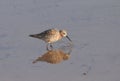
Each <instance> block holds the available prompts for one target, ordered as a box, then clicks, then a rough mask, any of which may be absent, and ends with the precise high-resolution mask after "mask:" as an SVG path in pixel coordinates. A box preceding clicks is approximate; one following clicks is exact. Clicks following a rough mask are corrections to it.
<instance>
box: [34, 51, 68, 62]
mask: <svg viewBox="0 0 120 81" xmlns="http://www.w3.org/2000/svg"><path fill="white" fill-rule="evenodd" d="M69 58H70V54H67V53H64V52H63V51H62V50H50V51H48V52H46V53H45V54H44V55H42V56H41V57H38V58H37V59H36V60H35V61H33V63H36V62H38V61H45V62H48V63H51V64H57V63H60V62H61V61H63V60H68V59H69Z"/></svg>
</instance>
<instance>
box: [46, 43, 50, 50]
mask: <svg viewBox="0 0 120 81" xmlns="http://www.w3.org/2000/svg"><path fill="white" fill-rule="evenodd" d="M48 46H49V43H48V44H47V45H46V50H47V51H49V47H48Z"/></svg>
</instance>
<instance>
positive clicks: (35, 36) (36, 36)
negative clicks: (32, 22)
mask: <svg viewBox="0 0 120 81" xmlns="http://www.w3.org/2000/svg"><path fill="white" fill-rule="evenodd" d="M29 36H30V37H34V38H39V37H38V35H37V34H34V35H29Z"/></svg>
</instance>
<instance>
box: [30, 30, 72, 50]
mask: <svg viewBox="0 0 120 81" xmlns="http://www.w3.org/2000/svg"><path fill="white" fill-rule="evenodd" d="M30 37H34V38H38V39H41V40H43V41H45V42H46V43H48V44H47V46H46V49H47V50H49V49H48V45H49V44H50V47H51V48H53V46H52V43H53V42H56V41H58V40H60V39H62V38H63V37H66V38H68V39H69V41H71V39H70V38H69V37H68V36H67V31H65V30H58V29H55V28H53V29H49V30H46V31H43V32H42V33H39V34H34V35H30ZM71 42H72V41H71Z"/></svg>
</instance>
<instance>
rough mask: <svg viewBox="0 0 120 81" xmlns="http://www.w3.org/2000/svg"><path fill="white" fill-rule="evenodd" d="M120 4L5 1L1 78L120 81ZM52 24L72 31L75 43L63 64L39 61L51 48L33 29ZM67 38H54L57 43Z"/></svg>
mask: <svg viewBox="0 0 120 81" xmlns="http://www.w3.org/2000/svg"><path fill="white" fill-rule="evenodd" d="M119 4H120V1H119V0H69V1H68V0H51V1H50V0H0V80H1V81H40V80H41V81H119V80H120V77H119V75H120V50H119V49H120V37H119V35H120V27H119V26H120V23H119V22H120V5H119ZM49 28H58V29H66V30H67V31H68V35H69V37H70V38H71V39H72V41H73V43H74V46H73V50H72V52H71V54H70V58H69V59H68V60H67V61H63V62H60V63H58V64H50V63H46V62H39V63H35V64H33V63H32V62H33V61H34V60H35V59H36V58H37V57H38V56H41V55H42V54H44V53H45V52H46V48H45V47H46V44H45V43H44V42H43V41H41V40H38V39H33V38H30V37H29V34H33V33H40V32H42V31H44V30H46V29H49ZM63 41H67V40H66V39H65V38H64V39H63ZM61 42H62V41H59V42H58V43H57V42H56V43H54V46H55V48H56V47H57V45H58V46H61V45H62V44H61ZM65 50H66V49H65Z"/></svg>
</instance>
